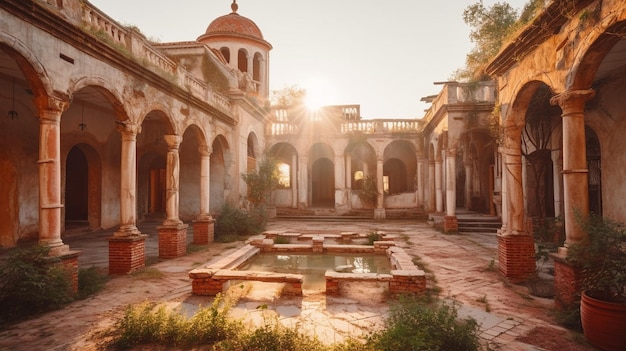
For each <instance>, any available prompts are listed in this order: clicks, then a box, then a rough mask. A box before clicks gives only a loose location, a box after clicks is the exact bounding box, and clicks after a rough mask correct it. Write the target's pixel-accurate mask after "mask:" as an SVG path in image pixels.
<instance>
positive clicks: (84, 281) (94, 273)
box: [78, 266, 109, 299]
mask: <svg viewBox="0 0 626 351" xmlns="http://www.w3.org/2000/svg"><path fill="white" fill-rule="evenodd" d="M108 279H109V277H108V276H107V275H106V274H104V273H102V271H100V269H98V268H97V267H94V266H92V267H89V268H81V269H79V270H78V298H79V299H84V298H87V297H88V296H90V295H93V294H95V293H97V292H98V291H100V290H102V289H103V288H104V285H105V284H106V282H107V280H108Z"/></svg>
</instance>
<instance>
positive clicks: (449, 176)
mask: <svg viewBox="0 0 626 351" xmlns="http://www.w3.org/2000/svg"><path fill="white" fill-rule="evenodd" d="M455 215H456V150H448V151H447V152H446V216H455Z"/></svg>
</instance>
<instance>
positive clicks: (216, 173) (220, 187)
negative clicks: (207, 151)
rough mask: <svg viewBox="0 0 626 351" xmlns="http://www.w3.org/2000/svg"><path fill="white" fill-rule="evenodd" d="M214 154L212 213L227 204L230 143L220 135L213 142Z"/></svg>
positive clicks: (212, 154)
mask: <svg viewBox="0 0 626 351" xmlns="http://www.w3.org/2000/svg"><path fill="white" fill-rule="evenodd" d="M212 149H213V152H212V153H211V166H210V170H211V171H210V173H211V176H210V179H211V180H210V182H211V186H210V188H211V200H210V202H209V204H210V211H211V212H216V211H218V210H219V209H220V208H221V207H222V206H223V205H224V203H225V201H226V197H227V193H226V188H227V183H228V182H229V179H227V174H228V172H227V168H228V167H227V163H228V157H229V155H228V142H227V141H226V139H225V138H224V137H223V136H221V135H219V136H217V137H216V138H215V140H213V144H212Z"/></svg>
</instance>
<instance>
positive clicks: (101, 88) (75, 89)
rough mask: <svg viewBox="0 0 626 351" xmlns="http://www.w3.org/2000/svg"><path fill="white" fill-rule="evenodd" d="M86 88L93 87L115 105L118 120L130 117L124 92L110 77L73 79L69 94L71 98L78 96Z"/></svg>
mask: <svg viewBox="0 0 626 351" xmlns="http://www.w3.org/2000/svg"><path fill="white" fill-rule="evenodd" d="M85 88H93V89H95V90H96V91H98V92H99V93H100V94H102V96H103V97H104V98H105V100H107V101H108V102H109V103H110V104H111V106H112V107H113V111H114V113H115V116H116V118H117V120H118V121H124V120H127V119H128V114H127V112H126V109H125V108H124V104H123V103H122V101H124V99H123V97H122V94H121V93H120V92H119V91H118V89H117V85H115V84H113V83H112V82H111V81H109V80H108V79H105V78H102V77H81V78H79V79H76V80H72V82H71V84H70V88H69V89H68V95H69V96H70V99H71V100H73V98H74V97H75V96H76V94H77V93H79V92H80V91H81V90H83V89H85Z"/></svg>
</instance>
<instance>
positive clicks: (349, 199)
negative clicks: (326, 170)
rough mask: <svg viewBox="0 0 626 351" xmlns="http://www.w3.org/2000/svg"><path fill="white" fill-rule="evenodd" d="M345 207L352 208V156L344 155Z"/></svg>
mask: <svg viewBox="0 0 626 351" xmlns="http://www.w3.org/2000/svg"><path fill="white" fill-rule="evenodd" d="M346 202H347V203H346V205H347V206H348V208H349V209H350V208H352V155H350V154H349V153H348V154H346Z"/></svg>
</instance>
